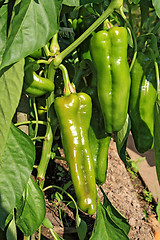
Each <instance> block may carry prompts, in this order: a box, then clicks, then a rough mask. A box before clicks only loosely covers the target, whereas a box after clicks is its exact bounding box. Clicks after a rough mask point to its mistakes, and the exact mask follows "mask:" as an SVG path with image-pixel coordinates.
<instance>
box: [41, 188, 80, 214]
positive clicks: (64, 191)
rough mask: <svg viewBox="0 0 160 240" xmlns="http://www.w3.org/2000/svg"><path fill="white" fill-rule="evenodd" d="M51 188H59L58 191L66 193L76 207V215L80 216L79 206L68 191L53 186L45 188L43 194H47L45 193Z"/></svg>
mask: <svg viewBox="0 0 160 240" xmlns="http://www.w3.org/2000/svg"><path fill="white" fill-rule="evenodd" d="M51 188H57V189H59V190H61V191H62V192H64V193H65V194H66V195H67V196H68V197H69V198H70V199H71V200H72V201H73V203H74V205H75V207H76V214H77V215H78V206H77V203H76V201H75V200H74V198H73V197H72V196H71V195H70V194H69V193H68V192H67V191H66V190H64V189H63V188H61V187H59V186H56V185H51V186H48V187H46V188H44V189H43V192H45V191H47V190H48V189H51Z"/></svg>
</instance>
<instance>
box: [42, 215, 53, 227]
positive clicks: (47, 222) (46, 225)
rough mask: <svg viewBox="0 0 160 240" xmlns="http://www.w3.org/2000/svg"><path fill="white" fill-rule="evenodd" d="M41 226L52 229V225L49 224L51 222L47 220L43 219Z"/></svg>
mask: <svg viewBox="0 0 160 240" xmlns="http://www.w3.org/2000/svg"><path fill="white" fill-rule="evenodd" d="M42 224H43V225H44V226H45V227H46V228H53V224H52V223H51V221H50V220H49V219H48V218H46V217H45V218H44V219H43V222H42Z"/></svg>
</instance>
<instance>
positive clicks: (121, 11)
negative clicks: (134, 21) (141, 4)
mask: <svg viewBox="0 0 160 240" xmlns="http://www.w3.org/2000/svg"><path fill="white" fill-rule="evenodd" d="M120 14H121V16H122V17H123V19H124V20H125V22H126V23H127V25H128V27H129V29H130V30H131V33H132V37H133V41H134V54H133V58H132V63H131V65H130V69H129V70H130V71H131V70H132V67H133V65H134V62H135V60H136V57H137V39H136V36H135V34H134V31H133V28H132V26H131V25H130V23H129V21H128V20H127V18H126V16H125V14H124V12H123V6H121V7H120Z"/></svg>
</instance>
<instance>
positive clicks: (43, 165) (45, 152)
mask: <svg viewBox="0 0 160 240" xmlns="http://www.w3.org/2000/svg"><path fill="white" fill-rule="evenodd" d="M45 137H46V138H45V140H44V142H43V147H42V154H41V160H40V163H39V165H38V168H37V180H38V182H39V186H40V188H41V189H43V185H44V181H45V175H46V171H47V167H48V163H49V160H50V156H51V148H52V142H53V133H52V128H51V125H50V123H48V125H47V130H46V136H45Z"/></svg>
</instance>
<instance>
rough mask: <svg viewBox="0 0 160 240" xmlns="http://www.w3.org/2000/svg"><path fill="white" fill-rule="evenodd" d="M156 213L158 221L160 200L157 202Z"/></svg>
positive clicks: (159, 217)
mask: <svg viewBox="0 0 160 240" xmlns="http://www.w3.org/2000/svg"><path fill="white" fill-rule="evenodd" d="M156 213H157V217H158V222H159V223H160V202H158V203H157V206H156Z"/></svg>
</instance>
